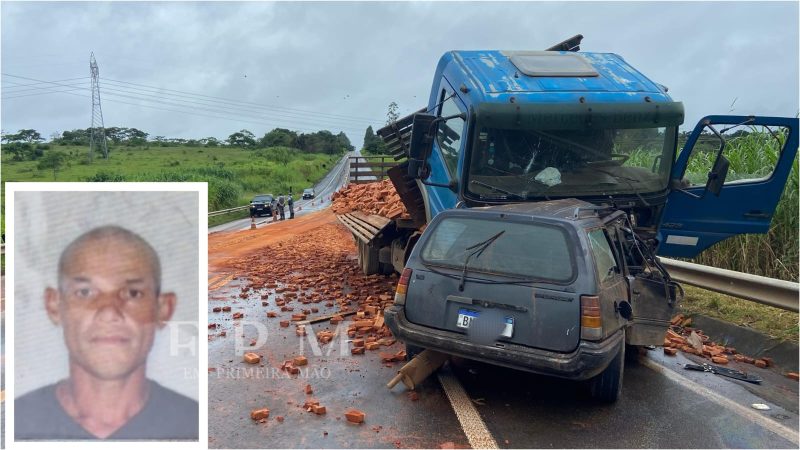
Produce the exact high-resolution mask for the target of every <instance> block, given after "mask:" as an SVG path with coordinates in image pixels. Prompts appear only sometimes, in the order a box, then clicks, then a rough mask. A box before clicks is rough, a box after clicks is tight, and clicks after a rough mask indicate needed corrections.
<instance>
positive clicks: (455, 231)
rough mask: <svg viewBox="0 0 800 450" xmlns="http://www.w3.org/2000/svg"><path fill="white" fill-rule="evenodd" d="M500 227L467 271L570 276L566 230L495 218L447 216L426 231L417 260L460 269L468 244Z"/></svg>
mask: <svg viewBox="0 0 800 450" xmlns="http://www.w3.org/2000/svg"><path fill="white" fill-rule="evenodd" d="M501 231H502V232H503V234H501V235H500V236H498V237H497V238H496V239H495V240H494V241H493V242H492V243H491V244H489V245H488V246H487V247H486V249H485V250H484V251H483V252H482V253H481V254H480V255H478V254H477V253H476V254H474V255H473V256H472V257H471V258H469V265H468V266H467V267H468V270H470V271H477V272H488V273H498V274H507V275H512V276H522V277H525V278H541V279H546V280H552V281H558V282H566V281H569V280H572V278H573V277H574V271H575V267H574V263H573V260H574V259H573V256H572V253H571V252H570V249H569V246H568V244H567V242H568V239H567V233H566V231H565V230H563V229H562V228H560V227H557V226H553V225H546V224H531V223H516V222H505V221H503V222H498V221H492V220H484V219H473V218H465V217H450V218H447V219H444V220H442V221H441V222H439V224H438V225H437V226H436V227H435V228H434V229H433V230H430V232H431V233H432V234H431V236H430V237H429V238H428V239H427V241H426V243H425V246H424V248H423V249H422V253H421V256H422V260H423V261H424V262H425V263H427V264H435V265H441V266H448V267H456V268H459V269H461V268H462V267H463V266H464V262H465V261H466V259H467V257H468V256H469V254H470V253H473V252H475V251H476V250H478V249H479V247H477V248H473V249H471V250H467V247H470V246H473V245H475V244H479V243H481V242H485V241H486V240H487V239H490V238H491V237H493V236H495V235H497V234H498V233H500V232H501Z"/></svg>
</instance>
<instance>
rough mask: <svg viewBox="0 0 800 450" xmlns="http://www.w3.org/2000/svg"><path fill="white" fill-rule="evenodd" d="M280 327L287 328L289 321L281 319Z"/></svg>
mask: <svg viewBox="0 0 800 450" xmlns="http://www.w3.org/2000/svg"><path fill="white" fill-rule="evenodd" d="M281 328H289V321H288V320H281Z"/></svg>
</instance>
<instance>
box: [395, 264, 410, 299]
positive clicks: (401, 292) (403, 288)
mask: <svg viewBox="0 0 800 450" xmlns="http://www.w3.org/2000/svg"><path fill="white" fill-rule="evenodd" d="M409 280H411V269H410V268H408V267H406V268H405V269H403V273H402V274H401V275H400V280H399V281H398V282H397V289H396V290H395V291H394V304H395V305H405V304H406V292H408V282H409Z"/></svg>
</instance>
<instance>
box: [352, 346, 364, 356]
mask: <svg viewBox="0 0 800 450" xmlns="http://www.w3.org/2000/svg"><path fill="white" fill-rule="evenodd" d="M350 354H351V355H363V354H364V347H353V348H352V349H350Z"/></svg>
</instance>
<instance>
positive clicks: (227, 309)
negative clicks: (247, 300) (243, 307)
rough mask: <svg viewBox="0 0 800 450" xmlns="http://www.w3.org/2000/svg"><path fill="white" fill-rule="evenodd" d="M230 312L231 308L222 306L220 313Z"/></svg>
mask: <svg viewBox="0 0 800 450" xmlns="http://www.w3.org/2000/svg"><path fill="white" fill-rule="evenodd" d="M230 310H231V307H230V306H223V307H222V311H223V312H230Z"/></svg>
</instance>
